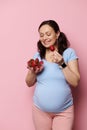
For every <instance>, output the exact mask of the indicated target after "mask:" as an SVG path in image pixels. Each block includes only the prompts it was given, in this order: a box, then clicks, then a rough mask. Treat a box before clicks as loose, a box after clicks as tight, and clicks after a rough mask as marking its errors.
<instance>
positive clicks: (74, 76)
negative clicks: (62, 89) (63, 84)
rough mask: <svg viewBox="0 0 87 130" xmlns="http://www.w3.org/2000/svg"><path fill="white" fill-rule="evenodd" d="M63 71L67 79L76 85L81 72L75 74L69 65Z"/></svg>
mask: <svg viewBox="0 0 87 130" xmlns="http://www.w3.org/2000/svg"><path fill="white" fill-rule="evenodd" d="M62 71H63V73H64V76H65V78H66V81H67V82H68V83H69V84H70V85H72V86H73V87H76V86H77V85H78V83H79V80H80V75H79V73H77V74H75V73H74V72H73V71H72V70H71V69H70V68H69V67H68V66H67V67H65V68H63V69H62Z"/></svg>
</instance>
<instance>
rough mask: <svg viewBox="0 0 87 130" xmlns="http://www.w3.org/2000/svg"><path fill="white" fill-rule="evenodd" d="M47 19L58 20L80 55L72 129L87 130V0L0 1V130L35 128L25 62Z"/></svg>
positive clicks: (31, 90)
mask: <svg viewBox="0 0 87 130" xmlns="http://www.w3.org/2000/svg"><path fill="white" fill-rule="evenodd" d="M47 19H54V20H56V21H57V22H58V24H59V26H60V29H61V31H63V32H65V34H66V35H67V37H68V39H69V41H70V42H71V47H73V48H74V49H75V50H76V52H77V54H78V56H79V66H80V72H81V81H80V83H79V86H78V87H77V88H76V89H74V90H73V95H74V99H75V100H74V101H75V108H76V109H75V117H76V118H75V123H74V128H73V130H87V123H86V120H87V94H86V93H87V85H86V84H87V59H86V58H87V57H86V56H87V0H53V1H51V0H44V1H42V0H0V130H34V126H33V122H32V108H31V103H32V95H33V90H34V87H33V88H28V87H27V86H26V84H25V76H26V73H27V69H26V62H27V60H28V59H29V58H31V56H32V55H33V54H34V52H35V51H36V43H37V40H38V38H39V37H38V31H37V29H38V26H39V24H40V23H41V22H42V21H43V20H47Z"/></svg>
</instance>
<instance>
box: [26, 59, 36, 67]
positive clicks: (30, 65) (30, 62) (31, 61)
mask: <svg viewBox="0 0 87 130" xmlns="http://www.w3.org/2000/svg"><path fill="white" fill-rule="evenodd" d="M33 62H34V59H30V60H29V61H28V62H27V64H28V66H29V67H32V63H33Z"/></svg>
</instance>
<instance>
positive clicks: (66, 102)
mask: <svg viewBox="0 0 87 130" xmlns="http://www.w3.org/2000/svg"><path fill="white" fill-rule="evenodd" d="M34 58H39V60H41V58H40V54H39V53H38V52H37V53H36V54H35V55H34ZM63 58H64V61H65V62H66V63H68V62H69V61H71V60H74V59H77V58H78V57H77V55H76V53H75V51H74V50H73V49H72V48H67V49H66V50H65V51H64V52H63ZM42 60H43V62H44V69H43V71H42V72H41V73H39V74H37V82H36V87H35V91H34V96H33V101H34V104H35V105H36V106H37V107H38V108H39V109H41V110H43V111H45V112H61V111H64V110H65V109H66V108H68V107H69V106H71V105H72V104H73V97H72V93H71V89H70V85H69V84H68V83H67V81H66V79H65V77H64V74H63V72H62V69H61V68H60V67H59V66H58V64H56V63H53V62H48V61H46V60H45V59H42Z"/></svg>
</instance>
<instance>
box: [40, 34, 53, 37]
mask: <svg viewBox="0 0 87 130" xmlns="http://www.w3.org/2000/svg"><path fill="white" fill-rule="evenodd" d="M46 35H47V36H50V35H51V34H46ZM43 36H44V35H40V37H43Z"/></svg>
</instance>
